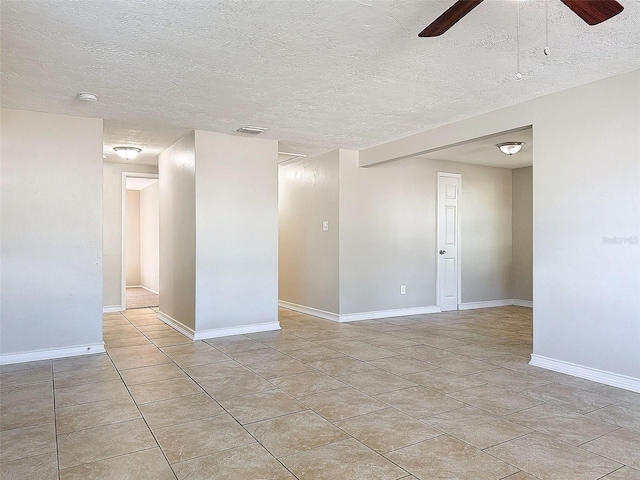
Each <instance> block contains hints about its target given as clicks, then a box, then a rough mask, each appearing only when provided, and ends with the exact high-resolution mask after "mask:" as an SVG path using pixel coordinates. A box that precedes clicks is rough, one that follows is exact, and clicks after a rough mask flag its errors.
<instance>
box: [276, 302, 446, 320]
mask: <svg viewBox="0 0 640 480" xmlns="http://www.w3.org/2000/svg"><path fill="white" fill-rule="evenodd" d="M278 306H280V307H282V308H288V309H289V310H293V311H295V312H300V313H306V314H307V315H312V316H314V317H320V318H324V319H325V320H332V321H334V322H357V321H359V320H377V319H380V318H393V317H407V316H409V315H424V314H427V313H440V307H415V308H397V309H392V310H378V311H374V312H358V313H346V314H337V313H333V312H327V311H324V310H319V309H317V308H313V307H307V306H305V305H298V304H296V303H291V302H285V301H284V300H280V301H278Z"/></svg>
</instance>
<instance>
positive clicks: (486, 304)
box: [458, 298, 513, 310]
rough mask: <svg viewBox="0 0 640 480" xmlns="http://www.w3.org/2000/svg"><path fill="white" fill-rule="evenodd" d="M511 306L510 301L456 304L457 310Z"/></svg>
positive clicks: (511, 301) (511, 302)
mask: <svg viewBox="0 0 640 480" xmlns="http://www.w3.org/2000/svg"><path fill="white" fill-rule="evenodd" d="M508 305H513V300H512V299H510V298H509V299H505V300H487V301H484V302H467V303H460V304H458V310H474V309H476V308H490V307H506V306H508Z"/></svg>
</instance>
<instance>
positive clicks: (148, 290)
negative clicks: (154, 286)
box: [140, 285, 160, 295]
mask: <svg viewBox="0 0 640 480" xmlns="http://www.w3.org/2000/svg"><path fill="white" fill-rule="evenodd" d="M140 288H144V289H145V290H146V291H147V292H151V293H155V294H156V295H160V294H159V293H158V292H156V291H155V290H151V289H150V288H148V287H145V286H144V285H140Z"/></svg>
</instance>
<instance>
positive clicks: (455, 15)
mask: <svg viewBox="0 0 640 480" xmlns="http://www.w3.org/2000/svg"><path fill="white" fill-rule="evenodd" d="M561 1H562V3H564V4H565V5H566V6H567V7H569V8H570V9H571V10H573V12H574V13H575V14H576V15H578V16H579V17H580V18H581V19H583V20H584V21H585V22H587V23H588V24H589V25H597V24H599V23H602V22H604V21H605V20H609V19H610V18H611V17H615V16H616V15H618V14H619V13H620V12H622V10H624V7H623V6H622V5H620V4H619V3H618V2H617V1H616V0H561ZM482 2H483V0H458V1H457V2H456V3H454V4H453V5H452V6H451V7H449V9H448V10H447V11H446V12H444V13H443V14H442V15H440V16H439V17H438V18H436V20H435V21H434V22H433V23H432V24H431V25H429V26H428V27H427V28H425V29H424V30H423V31H422V32H420V33H419V34H418V36H419V37H437V36H438V35H442V34H443V33H444V32H446V31H447V30H449V29H450V28H451V27H453V26H454V25H455V24H456V23H458V22H459V21H460V20H461V19H462V18H463V17H464V16H465V15H466V14H467V13H469V12H470V11H471V10H473V9H474V8H476V7H477V6H478V5H480V4H481V3H482Z"/></svg>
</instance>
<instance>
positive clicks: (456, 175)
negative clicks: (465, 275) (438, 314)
mask: <svg viewBox="0 0 640 480" xmlns="http://www.w3.org/2000/svg"><path fill="white" fill-rule="evenodd" d="M441 177H453V178H459V179H460V186H459V190H458V198H457V203H456V206H457V212H456V237H457V238H456V248H457V249H458V253H457V255H456V257H457V259H458V272H457V275H458V305H460V304H461V303H462V249H461V248H460V238H461V237H462V235H461V232H460V212H461V208H460V207H461V206H462V174H461V173H447V172H437V173H436V252H435V254H436V305H437V306H438V308H439V307H441V305H440V258H439V255H440V253H439V250H440V246H439V245H438V242H439V241H440V178H441Z"/></svg>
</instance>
